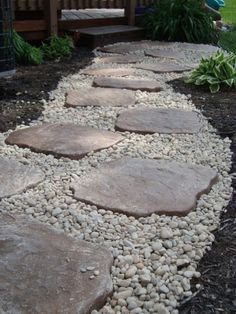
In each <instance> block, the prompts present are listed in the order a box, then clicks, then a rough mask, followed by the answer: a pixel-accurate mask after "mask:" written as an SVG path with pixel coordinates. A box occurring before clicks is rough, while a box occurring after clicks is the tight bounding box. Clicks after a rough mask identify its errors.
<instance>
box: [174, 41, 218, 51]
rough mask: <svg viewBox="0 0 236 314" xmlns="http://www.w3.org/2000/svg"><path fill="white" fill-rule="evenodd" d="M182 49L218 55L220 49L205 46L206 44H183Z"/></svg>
mask: <svg viewBox="0 0 236 314" xmlns="http://www.w3.org/2000/svg"><path fill="white" fill-rule="evenodd" d="M180 48H182V49H185V50H192V51H202V52H209V53H216V52H217V51H218V50H219V49H220V47H217V46H211V45H204V44H191V43H181V45H180Z"/></svg>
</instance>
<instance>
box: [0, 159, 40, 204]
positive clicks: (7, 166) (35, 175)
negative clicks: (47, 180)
mask: <svg viewBox="0 0 236 314" xmlns="http://www.w3.org/2000/svg"><path fill="white" fill-rule="evenodd" d="M43 179H44V173H43V172H42V171H41V170H40V169H38V168H35V167H32V166H28V165H23V164H22V163H20V162H17V161H14V160H10V159H6V158H3V157H0V199H1V198H3V197H8V196H11V195H14V194H18V193H21V192H23V191H25V190H26V189H27V188H31V187H34V186H36V185H37V184H38V183H40V182H41V181H43Z"/></svg>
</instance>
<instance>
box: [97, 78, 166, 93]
mask: <svg viewBox="0 0 236 314" xmlns="http://www.w3.org/2000/svg"><path fill="white" fill-rule="evenodd" d="M93 86H95V87H107V88H119V89H130V90H141V91H147V92H159V91H161V90H162V88H161V87H160V85H159V84H158V82H156V81H149V80H148V81H147V80H140V79H139V80H132V79H125V78H110V77H97V78H95V79H94V81H93Z"/></svg>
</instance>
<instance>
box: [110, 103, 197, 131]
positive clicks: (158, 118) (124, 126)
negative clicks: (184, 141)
mask: <svg viewBox="0 0 236 314" xmlns="http://www.w3.org/2000/svg"><path fill="white" fill-rule="evenodd" d="M201 126H202V125H201V123H200V119H199V115H198V113H197V112H193V111H184V110H179V109H168V108H167V109H157V108H140V109H130V110H124V111H122V112H121V113H120V115H119V116H118V118H117V121H116V124H115V128H116V130H119V131H129V132H135V133H141V134H147V133H165V134H178V133H179V134H184V133H187V134H194V133H198V132H199V131H200V129H201Z"/></svg>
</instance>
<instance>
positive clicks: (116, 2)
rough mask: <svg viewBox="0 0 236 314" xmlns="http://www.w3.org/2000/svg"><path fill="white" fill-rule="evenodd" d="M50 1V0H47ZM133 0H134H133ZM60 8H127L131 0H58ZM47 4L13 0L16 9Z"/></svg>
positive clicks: (143, 1) (140, 1) (139, 1)
mask: <svg viewBox="0 0 236 314" xmlns="http://www.w3.org/2000/svg"><path fill="white" fill-rule="evenodd" d="M47 1H50V0H47ZM131 1H132V0H131ZM55 2H56V7H57V9H58V10H73V9H76V10H79V9H92V8H117V9H119V8H125V7H126V6H127V4H128V2H130V1H129V0H56V1H55ZM152 2H153V1H151V0H135V5H138V6H142V5H149V4H150V3H152ZM44 6H45V1H44V0H13V8H14V10H15V11H40V10H43V9H44Z"/></svg>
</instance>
